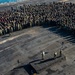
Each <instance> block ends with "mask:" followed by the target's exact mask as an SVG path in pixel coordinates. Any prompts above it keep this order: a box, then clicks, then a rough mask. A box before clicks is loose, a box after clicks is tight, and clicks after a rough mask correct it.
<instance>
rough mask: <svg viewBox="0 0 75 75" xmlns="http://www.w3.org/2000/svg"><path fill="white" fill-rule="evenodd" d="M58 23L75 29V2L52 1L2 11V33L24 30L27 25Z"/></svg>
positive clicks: (0, 19) (0, 16)
mask: <svg viewBox="0 0 75 75" xmlns="http://www.w3.org/2000/svg"><path fill="white" fill-rule="evenodd" d="M51 23H53V25H58V26H59V27H61V28H62V27H63V28H66V29H72V30H74V29H75V4H73V3H61V2H50V3H48V4H46V3H42V4H37V5H25V4H24V5H23V6H19V7H16V8H15V9H14V8H13V7H11V10H5V11H0V35H4V34H7V33H11V32H14V31H18V30H22V29H24V28H27V27H33V26H39V25H41V26H42V25H48V26H50V25H51Z"/></svg>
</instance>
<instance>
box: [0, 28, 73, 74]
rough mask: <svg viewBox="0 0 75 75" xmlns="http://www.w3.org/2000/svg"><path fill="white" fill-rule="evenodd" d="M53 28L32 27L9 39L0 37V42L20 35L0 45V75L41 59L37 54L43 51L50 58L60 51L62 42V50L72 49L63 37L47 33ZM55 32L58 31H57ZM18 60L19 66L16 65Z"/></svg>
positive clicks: (13, 34) (16, 33) (14, 34)
mask: <svg viewBox="0 0 75 75" xmlns="http://www.w3.org/2000/svg"><path fill="white" fill-rule="evenodd" d="M53 28H54V29H56V27H50V28H42V27H33V28H28V29H25V30H22V31H18V32H14V33H12V34H11V36H10V37H5V38H4V36H2V37H1V38H0V41H4V40H6V39H9V38H12V37H13V36H17V35H22V36H19V37H18V38H15V39H13V40H11V41H9V40H8V41H7V42H5V43H3V44H0V74H4V73H6V72H8V71H9V70H11V69H13V68H15V67H16V66H19V65H21V64H23V63H24V64H27V63H28V62H31V61H33V60H36V59H38V58H41V56H40V55H39V54H40V53H41V51H43V50H44V51H47V52H49V53H51V54H50V57H51V56H52V55H53V53H54V52H56V51H59V50H60V49H61V42H62V41H64V43H65V44H64V49H68V48H70V47H72V44H71V43H69V42H68V41H66V40H64V38H63V37H61V36H58V35H57V34H55V33H53V32H52V31H49V29H53ZM56 30H57V31H58V29H56ZM18 59H19V60H20V63H19V64H18V63H17V60H18ZM7 68H8V69H7Z"/></svg>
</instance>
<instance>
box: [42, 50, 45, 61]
mask: <svg viewBox="0 0 75 75" xmlns="http://www.w3.org/2000/svg"><path fill="white" fill-rule="evenodd" d="M44 57H45V52H44V51H43V52H42V60H44Z"/></svg>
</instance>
